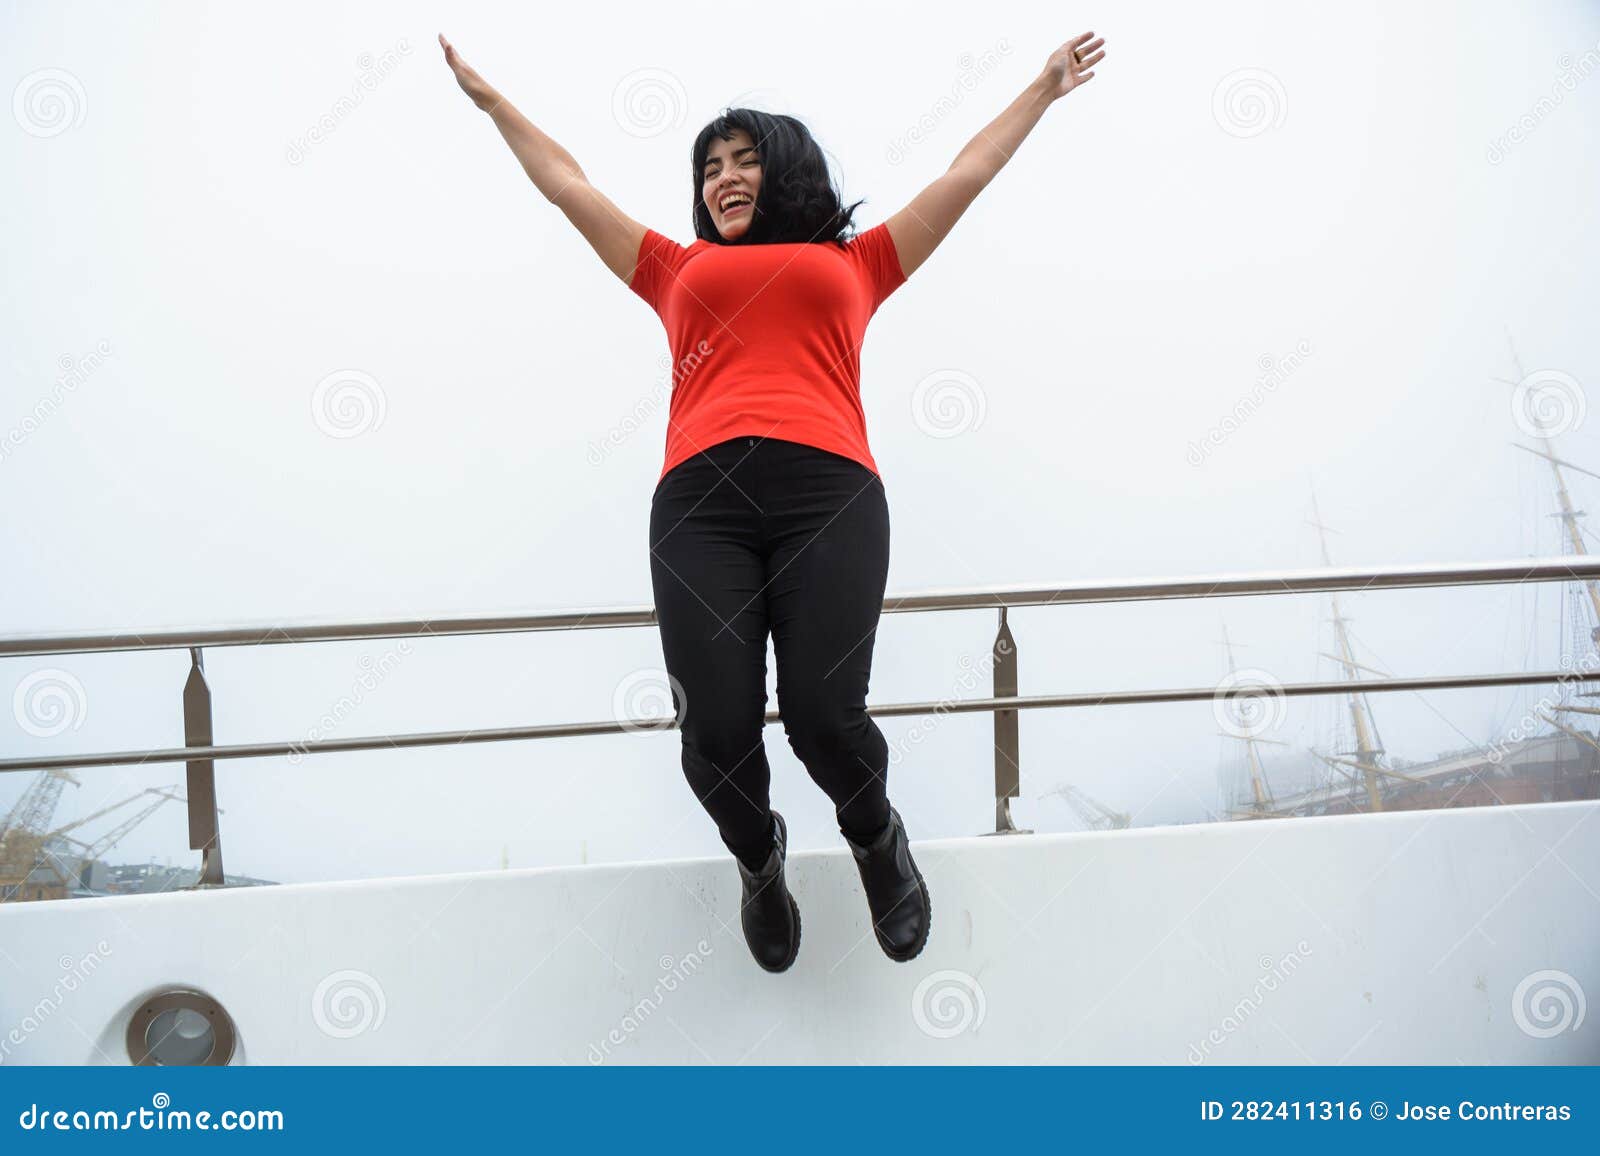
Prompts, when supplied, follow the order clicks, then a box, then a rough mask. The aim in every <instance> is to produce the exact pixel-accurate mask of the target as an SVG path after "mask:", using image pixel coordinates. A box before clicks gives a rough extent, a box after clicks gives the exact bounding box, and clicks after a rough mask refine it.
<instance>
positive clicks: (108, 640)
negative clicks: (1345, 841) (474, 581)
mask: <svg viewBox="0 0 1600 1156" xmlns="http://www.w3.org/2000/svg"><path fill="white" fill-rule="evenodd" d="M1596 580H1600V558H1589V557H1586V556H1568V557H1562V558H1540V559H1528V560H1521V561H1508V562H1481V563H1466V564H1457V565H1451V566H1386V567H1381V568H1377V569H1370V568H1348V569H1345V568H1330V569H1321V570H1286V571H1272V572H1260V573H1247V574H1221V575H1201V576H1194V577H1183V578H1152V579H1143V580H1127V581H1118V582H1079V583H1070V584H1066V585H1058V586H1043V587H1041V586H1017V587H996V588H989V589H957V590H929V591H923V592H920V593H912V594H899V595H893V596H890V597H888V598H885V599H884V603H883V613H885V614H905V613H919V612H927V611H938V610H981V609H998V610H999V612H1000V614H999V626H998V630H997V632H996V635H995V641H994V647H993V654H992V662H993V665H992V680H993V694H992V695H991V696H990V697H988V698H976V699H962V700H956V701H950V700H943V701H938V702H902V703H884V704H879V705H876V706H873V705H869V706H868V708H867V712H868V714H870V715H873V716H875V717H880V718H892V717H896V716H904V715H928V714H955V713H974V712H980V711H992V712H993V713H994V788H995V832H996V833H997V834H1005V833H1013V832H1015V831H1016V827H1015V825H1014V824H1013V823H1012V820H1011V800H1012V799H1014V798H1017V797H1018V795H1019V794H1020V793H1021V765H1020V756H1019V750H1018V712H1019V711H1023V710H1035V709H1041V708H1047V707H1081V706H1115V705H1132V704H1135V703H1173V702H1200V701H1205V700H1207V699H1213V698H1216V697H1217V696H1218V695H1219V693H1220V691H1219V688H1218V686H1216V685H1212V686H1207V687H1187V688H1177V689H1164V690H1125V691H1097V692H1088V693H1078V694H1049V695H1032V696H1026V697H1024V696H1020V695H1018V693H1017V645H1016V639H1015V637H1014V636H1013V634H1012V632H1011V627H1010V624H1009V622H1008V621H1007V611H1008V610H1012V609H1016V608H1020V607H1030V606H1077V605H1084V604H1102V603H1110V602H1147V601H1168V600H1173V599H1184V598H1228V597H1241V596H1245V595H1262V594H1316V593H1331V592H1338V591H1351V590H1355V591H1360V590H1402V589H1417V588H1424V587H1439V586H1487V585H1496V584H1502V583H1522V582H1575V581H1596ZM655 624H656V615H655V610H654V608H652V607H649V606H635V607H611V608H603V609H594V610H567V611H554V612H548V613H537V614H506V615H496V616H489V617H484V616H459V617H445V618H436V619H427V620H418V619H403V620H372V621H365V622H327V623H314V622H303V623H296V624H288V625H284V624H256V625H246V626H230V627H210V628H196V629H178V630H159V631H149V632H145V633H142V634H139V633H128V634H80V635H16V636H10V637H0V658H18V657H25V656H44V655H60V654H91V653H105V652H110V651H135V650H137V651H143V650H178V649H187V650H188V651H189V657H190V666H189V673H188V678H187V679H186V681H185V683H184V687H183V696H182V697H183V724H184V725H183V732H184V745H183V746H182V747H171V748H164V749H150V750H131V751H108V752H102V753H99V754H78V755H56V756H48V757H46V756H31V757H27V758H16V759H0V772H16V771H39V770H60V769H67V768H75V767H104V766H125V765H141V764H145V763H171V762H182V763H186V764H187V774H188V803H189V846H190V849H191V850H197V851H200V852H201V871H200V877H199V881H198V883H199V885H200V886H217V885H221V884H222V883H223V881H224V875H223V869H222V844H221V834H220V831H219V828H218V823H217V796H216V776H215V761H216V760H218V759H249V758H267V757H272V756H283V755H310V754H331V753H335V752H346V751H369V750H381V749H384V748H390V747H395V748H399V747H430V746H452V745H456V744H461V743H482V742H505V741H509V740H516V739H544V738H565V737H572V736H579V735H600V734H620V733H628V732H633V731H639V730H672V729H676V726H677V721H676V719H674V718H665V719H657V718H652V719H611V720H606V721H600V722H580V723H554V724H544V725H529V726H515V727H501V728H493V729H482V728H480V729H475V730H454V731H428V732H422V733H416V734H398V735H375V736H370V737H364V738H349V739H328V740H321V741H313V742H267V743H240V744H221V745H219V744H217V743H216V741H215V737H214V735H213V732H212V724H211V718H212V716H211V689H210V687H209V685H208V684H207V682H206V677H205V656H204V652H205V649H206V648H207V647H223V646H271V645H279V644H284V643H304V642H333V641H349V640H356V639H374V638H428V637H448V636H452V635H464V634H513V633H525V632H532V631H543V630H601V629H618V628H626V627H640V626H654V625H655ZM1574 677H1575V675H1574V672H1573V671H1570V670H1554V671H1534V672H1523V673H1519V674H1481V675H1440V676H1434V677H1426V678H1374V679H1362V680H1360V689H1361V691H1362V693H1380V692H1386V691H1406V690H1412V691H1415V690H1447V689H1465V688H1471V687H1487V686H1524V685H1535V684H1540V683H1551V682H1560V681H1563V680H1567V679H1572V678H1574ZM1576 677H1578V678H1579V680H1580V681H1588V680H1589V679H1588V677H1586V676H1576ZM1595 677H1600V675H1597V676H1595ZM1350 689H1351V682H1350V681H1349V680H1334V681H1326V682H1305V683H1290V684H1282V685H1276V686H1274V687H1273V688H1272V693H1273V694H1274V695H1282V696H1284V697H1295V696H1301V695H1318V694H1340V693H1347V692H1348V691H1349V690H1350ZM765 721H766V722H767V723H775V722H779V721H781V720H780V716H779V713H778V712H777V711H775V710H773V711H768V712H766V715H765Z"/></svg>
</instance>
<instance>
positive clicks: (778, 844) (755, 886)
mask: <svg viewBox="0 0 1600 1156" xmlns="http://www.w3.org/2000/svg"><path fill="white" fill-rule="evenodd" d="M772 828H773V847H772V851H771V853H770V854H768V856H767V861H766V863H765V864H763V865H762V867H761V870H760V871H752V870H750V868H748V867H746V866H745V865H744V861H743V860H741V859H739V858H738V856H735V857H734V859H735V862H737V863H738V864H739V879H740V880H741V882H742V883H743V888H744V893H743V896H742V898H741V899H740V902H739V922H740V923H741V924H742V925H743V926H744V941H745V943H747V944H749V945H750V954H751V955H753V956H755V960H756V962H757V963H759V964H760V965H761V966H762V967H764V968H766V969H767V970H768V971H787V970H788V968H789V965H790V964H792V963H793V962H794V957H795V956H796V955H798V954H799V953H800V908H799V906H798V905H796V903H795V901H794V896H793V895H790V894H789V888H788V887H787V886H786V885H785V883H784V879H783V861H784V858H785V857H786V855H787V853H788V844H789V832H788V828H786V827H785V826H784V823H783V816H782V815H780V814H778V812H776V811H773V812H772Z"/></svg>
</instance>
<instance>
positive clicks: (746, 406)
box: [629, 225, 906, 482]
mask: <svg viewBox="0 0 1600 1156" xmlns="http://www.w3.org/2000/svg"><path fill="white" fill-rule="evenodd" d="M905 280H906V277H905V274H904V273H903V272H901V270H900V257H899V254H897V253H896V252H895V248H894V242H893V241H892V240H891V239H890V237H889V229H888V227H887V226H886V225H875V226H874V227H872V228H870V229H867V230H865V231H864V232H862V233H859V234H857V235H856V236H855V237H852V238H851V239H850V240H848V241H846V242H845V244H844V246H843V247H842V248H841V247H840V246H838V245H835V244H834V243H832V242H831V241H824V242H813V243H800V242H795V243H784V244H771V245H761V244H756V245H718V244H714V243H712V242H710V241H703V240H696V241H695V242H694V244H692V245H690V246H688V247H687V248H685V247H684V246H682V245H680V244H678V243H677V242H676V241H673V240H672V239H671V238H669V237H664V236H662V235H661V234H660V233H658V232H656V231H655V230H654V229H646V230H645V234H644V242H643V243H642V244H641V245H640V246H639V259H638V264H637V266H636V267H635V269H634V271H633V280H632V281H631V282H629V288H630V289H632V290H633V291H634V292H635V293H637V294H638V295H639V296H640V297H641V298H643V299H644V301H645V302H646V303H647V304H648V305H649V306H650V307H651V308H653V309H654V310H655V311H656V313H657V314H658V315H659V316H660V318H661V323H662V325H664V326H665V327H666V330H667V342H668V345H669V347H670V348H671V351H672V382H673V389H672V403H671V406H670V407H669V411H668V414H667V452H666V463H665V465H663V466H662V468H661V477H666V475H667V472H668V471H669V470H671V469H672V467H673V466H675V465H677V464H678V463H679V462H681V461H683V460H684V459H685V458H688V457H692V456H693V455H694V454H697V453H699V452H700V451H701V450H703V449H709V448H711V447H712V446H714V445H716V444H717V443H718V442H721V441H726V440H727V439H728V438H733V437H744V436H750V437H775V438H781V439H783V440H784V441H792V442H800V443H802V444H804V445H811V446H816V447H818V448H819V449H824V450H828V451H830V452H832V453H836V454H840V455H842V456H844V457H847V458H851V459H852V460H854V461H857V462H860V463H861V464H862V465H864V466H866V467H867V468H868V469H869V470H871V471H872V472H873V473H877V472H878V467H877V463H875V462H874V461H873V460H872V454H871V452H870V451H869V450H868V449H867V422H866V415H865V413H864V412H863V411H862V409H861V384H860V374H861V365H860V351H861V342H862V339H863V338H864V337H865V335H866V330H867V322H868V321H869V320H870V319H871V317H872V315H873V313H875V312H876V311H877V308H878V306H879V305H882V304H883V302H884V301H885V300H886V299H887V298H888V296H889V294H891V293H893V292H894V291H895V290H896V289H897V288H899V287H900V285H902V284H903V283H904V282H905ZM657 481H658V482H659V481H660V478H657Z"/></svg>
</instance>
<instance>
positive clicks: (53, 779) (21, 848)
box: [0, 770, 78, 902]
mask: <svg viewBox="0 0 1600 1156" xmlns="http://www.w3.org/2000/svg"><path fill="white" fill-rule="evenodd" d="M68 783H71V784H72V785H73V786H77V785H78V780H77V779H75V778H73V776H72V774H71V773H70V772H68V771H64V770H59V771H58V770H49V771H40V772H39V774H38V775H37V776H35V778H34V780H33V782H31V783H29V784H28V789H27V790H25V791H23V792H22V797H21V798H19V799H18V800H17V801H16V803H14V804H13V805H12V807H11V810H10V811H8V812H7V813H6V818H5V822H4V823H0V902H3V901H5V900H7V899H10V898H12V897H14V896H15V895H17V894H18V893H19V892H20V891H21V889H22V886H23V884H24V883H26V882H27V880H28V876H30V875H32V874H33V871H34V868H35V867H37V866H39V859H40V853H41V851H42V849H43V847H44V840H45V839H46V838H47V837H48V836H49V831H50V823H51V820H53V819H54V818H55V814H56V806H57V804H59V803H60V802H61V792H62V791H63V790H64V789H65V788H66V785H67V784H68Z"/></svg>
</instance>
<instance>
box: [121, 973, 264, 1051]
mask: <svg viewBox="0 0 1600 1156" xmlns="http://www.w3.org/2000/svg"><path fill="white" fill-rule="evenodd" d="M237 1038H238V1035H237V1033H236V1032H235V1031H234V1027H233V1017H232V1016H230V1015H229V1014H228V1013H227V1011H226V1010H225V1009H224V1008H223V1006H222V1005H221V1004H220V1003H218V1002H217V1001H216V1000H214V999H212V998H211V997H210V996H208V995H206V994H205V993H204V992H198V991H188V990H179V989H174V990H169V991H164V992H162V993H161V994H160V995H156V996H151V997H150V998H149V999H147V1000H145V1001H144V1003H142V1004H140V1005H139V1006H138V1007H137V1008H135V1009H134V1012H133V1017H132V1018H131V1019H130V1020H129V1021H128V1059H130V1060H131V1061H133V1063H135V1064H141V1065H156V1066H162V1067H213V1066H221V1065H223V1064H226V1063H227V1062H228V1061H229V1060H230V1059H232V1058H233V1047H234V1043H235V1041H236V1040H237Z"/></svg>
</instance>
